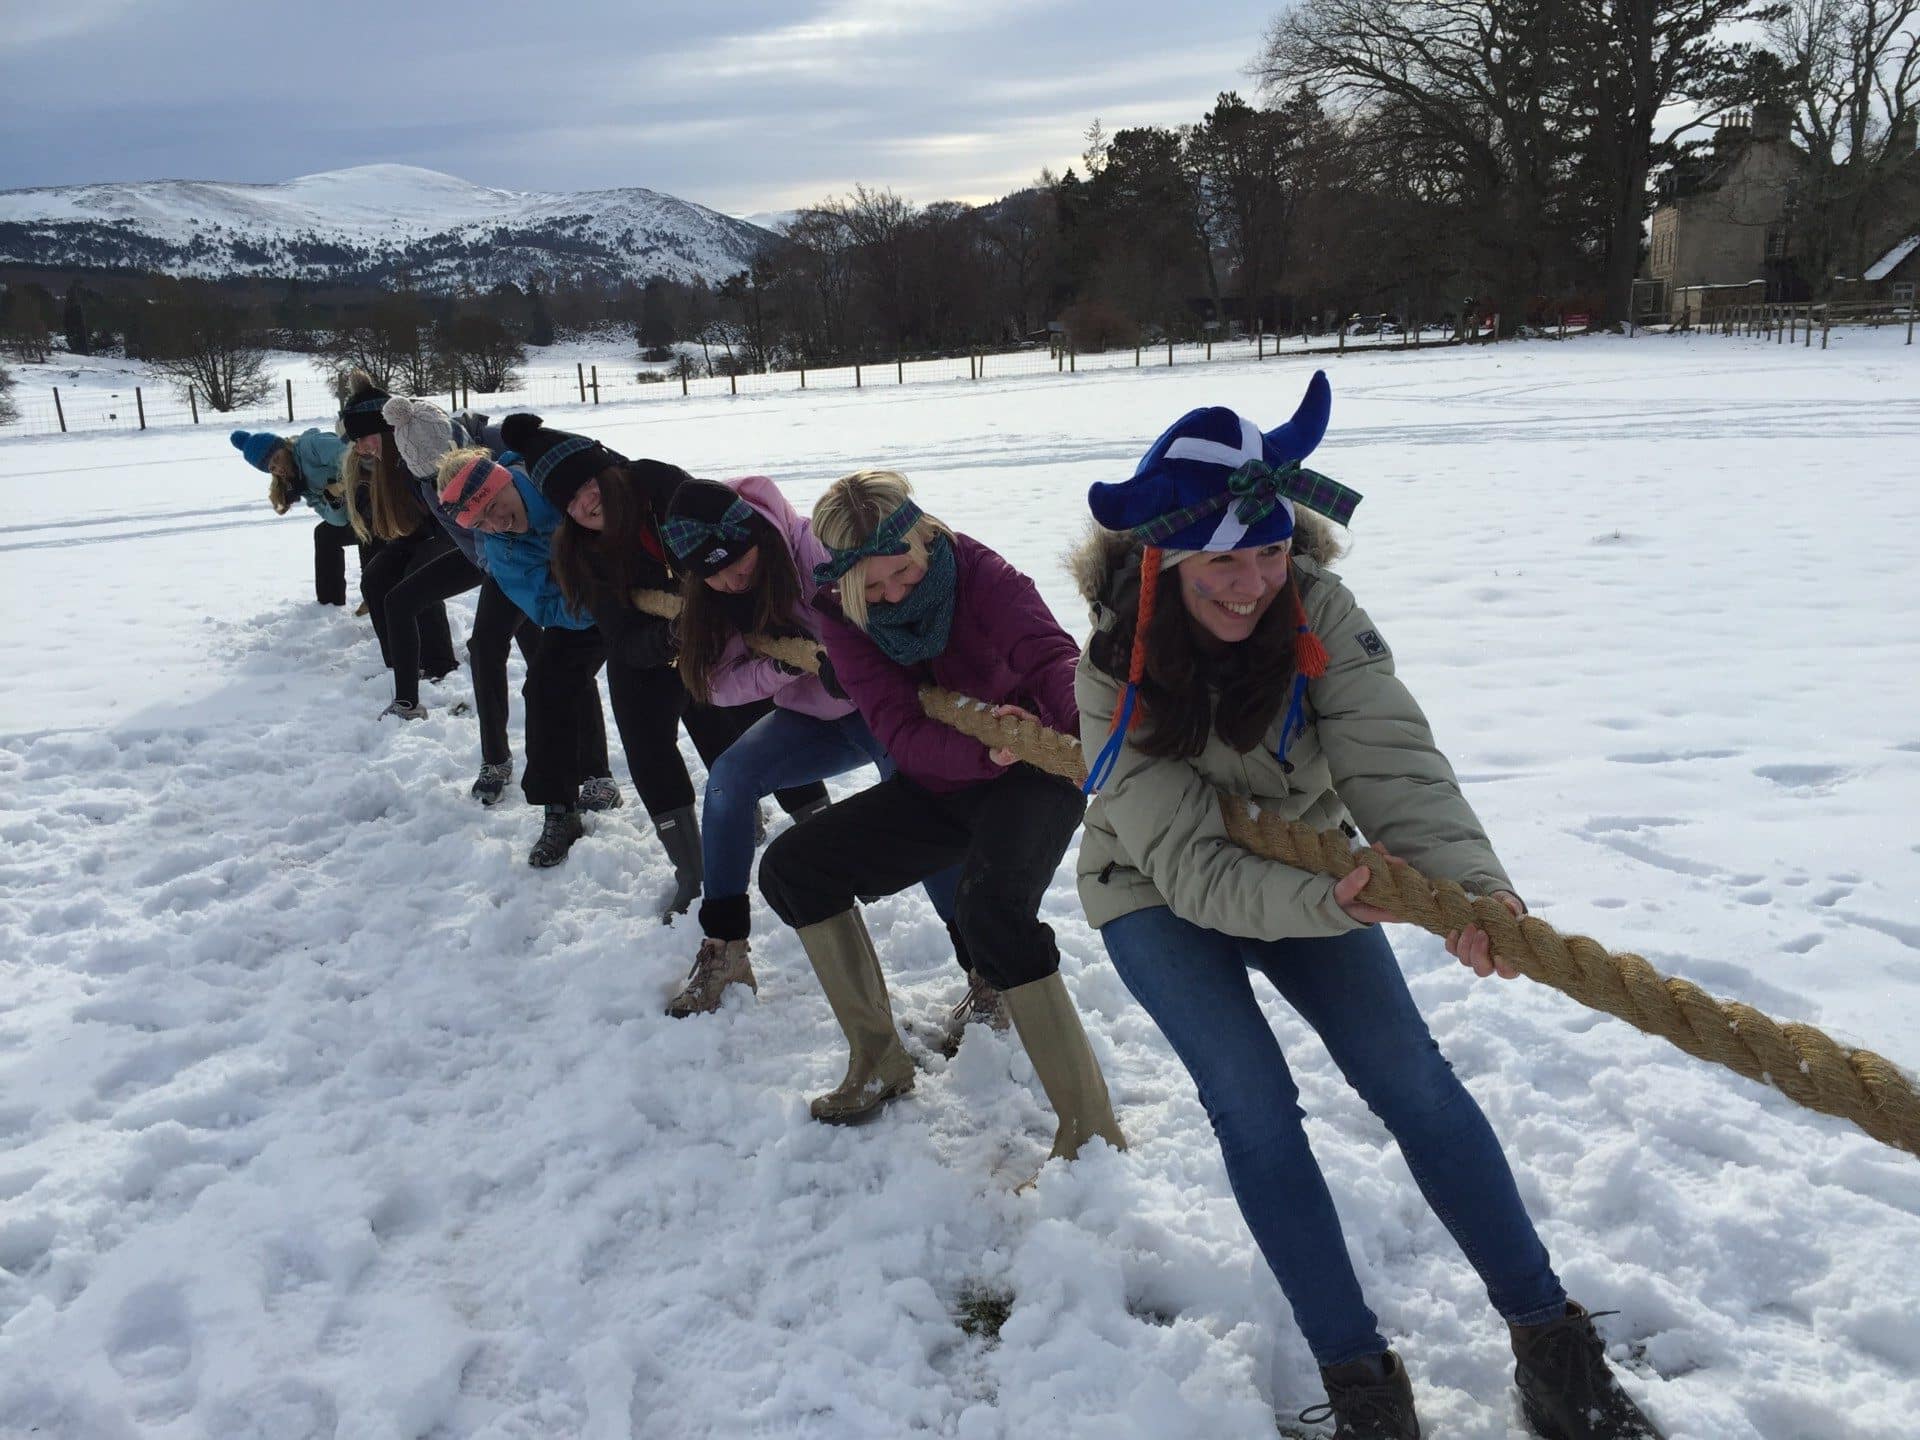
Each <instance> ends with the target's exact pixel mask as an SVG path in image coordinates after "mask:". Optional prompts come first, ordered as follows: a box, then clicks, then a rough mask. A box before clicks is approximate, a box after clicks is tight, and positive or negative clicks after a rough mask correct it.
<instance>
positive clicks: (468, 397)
mask: <svg viewBox="0 0 1920 1440" xmlns="http://www.w3.org/2000/svg"><path fill="white" fill-rule="evenodd" d="M460 408H461V409H462V410H471V409H472V408H473V391H471V390H469V389H468V388H467V382H466V381H465V380H462V381H461V382H460Z"/></svg>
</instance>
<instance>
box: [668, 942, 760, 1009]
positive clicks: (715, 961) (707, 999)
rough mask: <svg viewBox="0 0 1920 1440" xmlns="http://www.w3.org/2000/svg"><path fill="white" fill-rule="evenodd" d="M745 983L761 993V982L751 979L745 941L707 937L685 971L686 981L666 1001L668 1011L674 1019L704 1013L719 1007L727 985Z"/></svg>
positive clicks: (751, 969)
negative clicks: (674, 994) (676, 993)
mask: <svg viewBox="0 0 1920 1440" xmlns="http://www.w3.org/2000/svg"><path fill="white" fill-rule="evenodd" d="M734 984H740V985H744V986H746V987H747V988H748V989H749V990H751V991H753V992H754V994H756V995H757V994H759V993H760V982H759V981H757V980H755V979H754V978H753V964H752V962H750V961H749V960H748V959H747V942H746V941H744V940H715V939H714V938H713V937H712V936H708V937H707V938H706V939H705V940H702V941H701V942H700V953H699V954H698V955H696V956H695V957H694V961H693V968H692V969H691V970H689V971H688V972H687V983H686V984H685V985H682V986H681V987H680V993H679V994H678V995H676V996H674V997H673V999H671V1000H669V1001H668V1002H667V1014H669V1015H671V1016H672V1017H673V1018H674V1019H676V1020H684V1019H686V1018H687V1016H689V1015H704V1014H707V1013H708V1012H710V1011H714V1010H718V1009H719V1008H720V997H721V995H722V994H724V993H725V991H726V988H727V987H728V986H729V985H734Z"/></svg>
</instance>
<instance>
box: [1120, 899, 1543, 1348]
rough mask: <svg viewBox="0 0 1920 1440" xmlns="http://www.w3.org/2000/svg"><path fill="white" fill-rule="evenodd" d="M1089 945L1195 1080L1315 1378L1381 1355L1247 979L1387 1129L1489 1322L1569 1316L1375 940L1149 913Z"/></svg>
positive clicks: (1493, 1154) (1483, 1125) (1378, 937)
mask: <svg viewBox="0 0 1920 1440" xmlns="http://www.w3.org/2000/svg"><path fill="white" fill-rule="evenodd" d="M1100 938H1101V939H1102V940H1104V941H1106V945H1107V954H1108V955H1110V956H1111V957H1112V958H1113V964H1114V968H1115V969H1116V970H1118V971H1119V972H1120V978H1121V979H1122V980H1123V981H1125V982H1126V986H1127V989H1129V990H1131V991H1132V992H1133V995H1134V998H1135V999H1136V1000H1138V1001H1139V1002H1140V1003H1141V1004H1142V1005H1143V1006H1145V1007H1146V1009H1147V1013H1148V1014H1150V1015H1152V1016H1153V1020H1154V1023H1155V1024H1156V1025H1158V1026H1159V1027H1160V1030H1161V1032H1162V1033H1163V1034H1164V1035H1165V1036H1166V1037H1167V1041H1168V1043H1170V1044H1171V1045H1172V1046H1173V1049H1174V1053H1175V1054H1177V1055H1178V1056H1179V1057H1180V1059H1181V1062H1182V1063H1183V1064H1185V1066H1186V1067H1187V1072H1188V1073H1189V1074H1190V1075H1192V1077H1193V1081H1194V1085H1195V1086H1196V1087H1197V1088H1198V1090H1199V1092H1200V1103H1201V1104H1202V1105H1204V1106H1205V1107H1206V1111H1207V1118H1208V1119H1209V1120H1210V1121H1212V1123H1213V1133H1214V1135H1215V1136H1216V1137H1217V1138H1218V1139H1219V1141H1220V1151H1221V1155H1222V1157H1223V1158H1224V1159H1225V1161H1226V1166H1227V1180H1228V1182H1229V1183H1230V1184H1231V1185H1232V1186H1233V1198H1234V1199H1235V1200H1237V1201H1238V1202H1239V1204H1240V1213H1241V1214H1242V1215H1244V1216H1245V1217H1246V1220H1247V1226H1248V1228H1249V1229H1251V1230H1252V1231H1253V1238H1254V1240H1255V1242H1256V1243H1257V1244H1258V1245H1259V1246H1260V1253H1261V1254H1262V1255H1263V1256H1265V1257H1266V1261H1267V1264H1268V1266H1269V1267H1270V1268H1271V1269H1272V1270H1273V1273H1274V1277H1275V1278H1276V1279H1277V1280H1279V1282H1280V1288H1281V1290H1283V1291H1284V1292H1285V1293H1286V1297H1287V1302H1288V1304H1290V1305H1291V1306H1292V1307H1293V1315H1294V1319H1295V1321H1296V1322H1297V1323H1298V1324H1299V1326H1300V1332H1301V1334H1303V1335H1304V1336H1305V1337H1306V1341H1307V1345H1308V1348H1310V1349H1311V1350H1312V1351H1313V1356H1314V1359H1315V1360H1316V1361H1318V1362H1319V1363H1320V1364H1321V1365H1323V1366H1325V1365H1340V1364H1344V1363H1345V1362H1346V1361H1349V1360H1357V1359H1359V1358H1360V1357H1362V1356H1364V1355H1378V1354H1379V1353H1381V1352H1382V1351H1384V1350H1385V1349H1386V1348H1387V1342H1386V1339H1385V1338H1384V1337H1383V1336H1382V1335H1381V1334H1380V1328H1379V1321H1378V1320H1377V1319H1376V1318H1375V1316H1374V1313H1373V1311H1372V1310H1371V1309H1369V1308H1368V1307H1367V1302H1366V1300H1365V1299H1364V1298H1363V1297H1362V1296H1361V1294H1360V1281H1359V1279H1358V1278H1357V1277H1356V1276H1355V1275H1354V1273H1353V1262H1352V1261H1351V1260H1349V1259H1348V1258H1347V1243H1346V1240H1345V1238H1344V1237H1343V1236H1342V1235H1341V1233H1340V1217H1339V1216H1338V1215H1337V1214H1336V1213H1335V1212H1334V1208H1333V1196H1332V1195H1331V1194H1329V1193H1328V1191H1327V1182H1326V1180H1325V1178H1324V1177H1323V1176H1322V1175H1321V1173H1320V1166H1319V1165H1318V1164H1317V1163H1316V1162H1315V1160H1314V1158H1313V1151H1312V1150H1311V1149H1310V1148H1308V1145H1307V1132H1306V1130H1305V1128H1304V1127H1303V1126H1302V1124H1301V1120H1302V1118H1303V1112H1302V1111H1301V1109H1300V1092H1299V1090H1298V1089H1297V1088H1296V1087H1295V1085H1294V1083H1293V1076H1292V1074H1291V1073H1290V1072H1289V1071H1288V1069H1287V1061H1286V1057H1285V1056H1283V1055H1282V1054H1281V1053H1280V1042H1279V1040H1278V1039H1277V1038H1276V1037H1275V1036H1274V1033H1273V1030H1272V1028H1271V1027H1270V1026H1269V1025H1268V1024H1267V1020H1266V1017H1265V1016H1264V1015H1262V1014H1261V1013H1260V1005H1259V1002H1258V1001H1257V1000H1256V999H1255V998H1254V993H1253V985H1252V981H1251V979H1250V976H1249V972H1250V971H1253V970H1258V971H1259V972H1260V973H1261V974H1262V975H1265V976H1266V977H1267V979H1268V980H1270V981H1272V982H1273V986H1274V988H1275V989H1276V990H1278V991H1279V992H1280V994H1281V996H1282V998H1284V999H1285V1000H1286V1002H1287V1003H1288V1004H1289V1005H1291V1006H1293V1008H1294V1009H1295V1010H1296V1011H1298V1012H1299V1013H1300V1016H1301V1018H1302V1019H1304V1020H1305V1021H1306V1022H1307V1023H1308V1024H1309V1025H1311V1026H1313V1028H1314V1029H1315V1030H1316V1031H1318V1032H1319V1035H1320V1038H1321V1040H1322V1041H1324V1042H1325V1044H1326V1047H1327V1052H1328V1054H1330V1055H1331V1056H1332V1057H1333V1062H1334V1064H1336V1065H1337V1066H1339V1067H1340V1073H1341V1074H1342V1075H1344V1076H1345V1077H1346V1080H1347V1083H1348V1084H1349V1085H1351V1086H1353V1088H1354V1089H1355V1090H1357V1091H1358V1092H1359V1094H1360V1097H1361V1099H1363V1100H1365V1101H1366V1102H1367V1105H1368V1108H1370V1109H1371V1110H1372V1111H1373V1113H1374V1114H1376V1115H1378V1116H1379V1117H1380V1119H1381V1120H1382V1121H1383V1122H1384V1123H1385V1124H1386V1127H1387V1129H1388V1130H1389V1131H1390V1132H1391V1133H1392V1135H1393V1138H1394V1141H1395V1143H1397V1144H1398V1145H1399V1147H1400V1153H1401V1154H1402V1155H1403V1156H1405V1157H1406V1161H1407V1168H1408V1169H1410V1170H1411V1171H1413V1178H1414V1180H1415V1181H1416V1182H1417V1183H1418V1184H1419V1186H1420V1193H1421V1194H1422V1195H1424V1196H1425V1197H1426V1200H1427V1204H1428V1205H1430V1206H1431V1207H1432V1208H1433V1212H1434V1214H1436V1215H1438V1216H1439V1217H1440V1220H1441V1222H1442V1223H1443V1224H1444V1225H1445V1226H1446V1227H1447V1230H1448V1232H1449V1233H1451V1234H1452V1236H1453V1238H1454V1240H1455V1242H1456V1243H1458V1245H1459V1246H1460V1248H1461V1250H1462V1251H1464V1252H1465V1254H1466V1257H1467V1259H1468V1260H1469V1261H1470V1262H1471V1263H1472V1265H1473V1268H1474V1269H1475V1270H1477V1271H1479V1273H1480V1278H1481V1280H1483V1281H1484V1282H1485V1283H1486V1287H1487V1294H1488V1297H1489V1298H1490V1299H1491V1300H1492V1301H1493V1304H1494V1308H1495V1309H1497V1310H1498V1311H1499V1312H1500V1313H1501V1315H1503V1316H1505V1317H1506V1318H1507V1319H1508V1320H1509V1321H1511V1322H1513V1323H1514V1324H1518V1325H1534V1324H1541V1323H1544V1322H1545V1321H1548V1320H1557V1319H1559V1318H1560V1316H1562V1315H1563V1314H1565V1313H1566V1299H1567V1295H1566V1291H1564V1290H1563V1289H1561V1288H1560V1280H1559V1277H1557V1276H1556V1275H1555V1274H1554V1272H1553V1264H1552V1262H1551V1261H1550V1260H1549V1259H1548V1258H1547V1249H1546V1246H1545V1245H1543V1244H1542V1243H1541V1241H1540V1236H1539V1234H1538V1233H1537V1232H1536V1231H1535V1230H1534V1228H1533V1221H1532V1220H1531V1219H1529V1218H1528V1216H1527V1212H1526V1207H1525V1206H1524V1205H1523V1204H1522V1203H1521V1200H1520V1192H1519V1190H1518V1189H1517V1188H1516V1187H1515V1185H1514V1182H1513V1171H1512V1170H1511V1169H1509V1168H1508V1166H1507V1161H1506V1156H1504V1155H1503V1154H1502V1153H1501V1151H1500V1142H1499V1140H1498V1139H1496V1138H1495V1137H1494V1133H1493V1127H1492V1126H1490V1125H1489V1124H1487V1117H1486V1116H1485V1115H1484V1114H1483V1113H1482V1112H1481V1110H1480V1107H1479V1106H1478V1105H1477V1104H1475V1103H1474V1100H1473V1097H1472V1096H1471V1095H1469V1094H1468V1093H1467V1090H1466V1087H1465V1086H1464V1085H1462V1084H1461V1083H1460V1081H1459V1079H1458V1077H1457V1076H1455V1075H1454V1073H1453V1067H1452V1066H1451V1065H1449V1064H1448V1063H1447V1061H1446V1058H1445V1057H1444V1056H1442V1055H1441V1053H1440V1047H1439V1046H1438V1045H1436V1044H1435V1043H1434V1040H1433V1036H1432V1035H1431V1034H1430V1033H1429V1032H1428V1030H1427V1022H1426V1021H1425V1020H1423V1019H1421V1017H1420V1011H1419V1010H1418V1008H1416V1007H1415V1005H1414V1003H1413V996H1412V995H1410V994H1408V992H1407V982H1406V978H1405V977H1404V976H1403V975H1401V973H1400V966H1399V964H1398V963H1397V962H1396V961H1395V960H1394V957H1393V947H1392V946H1390V945H1389V944H1388V943H1387V937H1386V936H1385V935H1384V934H1383V933H1382V932H1381V931H1380V929H1379V927H1378V926H1369V927H1367V928H1366V929H1364V930H1352V931H1349V932H1347V933H1346V934H1344V935H1335V936H1331V937H1327V938H1321V939H1303V940H1265V941H1263V940H1243V939H1241V938H1239V937H1238V936H1234V935H1225V934H1222V933H1221V932H1219V931H1217V930H1208V929H1204V928H1202V927H1201V926H1199V925H1195V924H1192V923H1191V922H1189V921H1186V920H1182V919H1180V918H1179V917H1178V916H1176V915H1175V914H1174V913H1173V912H1172V911H1171V910H1168V909H1167V908H1166V907H1165V906H1155V907H1153V908H1152V909H1148V910H1136V911H1134V912H1133V913H1132V914H1131V915H1123V916H1121V917H1120V918H1119V919H1118V920H1115V921H1112V922H1111V923H1109V924H1107V925H1105V926H1103V927H1102V928H1101V931H1100Z"/></svg>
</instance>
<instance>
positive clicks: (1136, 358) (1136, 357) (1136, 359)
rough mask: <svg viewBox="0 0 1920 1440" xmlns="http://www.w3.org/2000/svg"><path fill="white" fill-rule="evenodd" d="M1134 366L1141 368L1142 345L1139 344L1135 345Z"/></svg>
mask: <svg viewBox="0 0 1920 1440" xmlns="http://www.w3.org/2000/svg"><path fill="white" fill-rule="evenodd" d="M1133 368H1134V369H1136V370H1138V369H1139V368H1140V347H1139V346H1138V345H1136V346H1134V347H1133Z"/></svg>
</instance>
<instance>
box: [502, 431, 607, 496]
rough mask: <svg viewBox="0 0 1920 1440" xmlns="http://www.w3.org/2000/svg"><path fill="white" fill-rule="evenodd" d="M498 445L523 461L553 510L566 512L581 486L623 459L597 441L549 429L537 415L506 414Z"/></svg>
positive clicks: (530, 477)
mask: <svg viewBox="0 0 1920 1440" xmlns="http://www.w3.org/2000/svg"><path fill="white" fill-rule="evenodd" d="M500 443H501V444H503V445H505V446H506V447H507V449H509V450H512V451H515V452H517V453H518V454H519V456H520V458H521V459H522V460H524V461H525V462H526V466H527V478H528V479H530V480H532V481H533V486H534V489H536V490H538V491H539V492H540V493H541V494H542V495H544V496H546V497H547V503H548V504H549V505H551V506H553V508H554V509H556V510H565V509H566V508H567V506H568V505H569V504H570V503H571V502H572V500H573V497H574V496H575V495H578V494H579V493H580V487H581V486H582V485H585V484H586V483H587V482H588V481H589V480H591V479H593V477H594V476H596V475H598V474H599V473H600V472H601V471H602V470H605V469H606V468H607V467H608V466H609V465H621V464H624V463H626V457H625V456H623V455H621V454H619V453H618V452H616V451H613V450H609V449H608V448H607V447H606V446H604V445H602V444H601V443H600V442H599V441H598V440H594V439H592V438H590V437H588V436H586V435H574V434H571V433H569V432H568V431H565V430H549V429H548V428H547V427H546V426H545V425H543V424H541V423H540V417H539V416H538V415H528V414H518V415H509V416H507V418H506V419H504V420H502V421H501V422H500Z"/></svg>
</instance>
